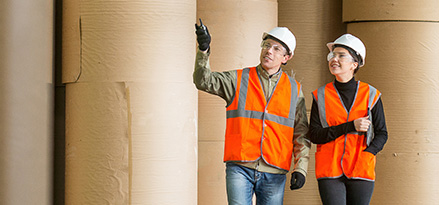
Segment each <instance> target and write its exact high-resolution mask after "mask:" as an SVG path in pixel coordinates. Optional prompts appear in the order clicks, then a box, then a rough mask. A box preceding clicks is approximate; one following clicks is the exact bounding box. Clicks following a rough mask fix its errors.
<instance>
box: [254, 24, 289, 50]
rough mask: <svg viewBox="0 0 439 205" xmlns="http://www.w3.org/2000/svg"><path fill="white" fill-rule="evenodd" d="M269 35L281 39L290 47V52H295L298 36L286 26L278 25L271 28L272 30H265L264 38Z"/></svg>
mask: <svg viewBox="0 0 439 205" xmlns="http://www.w3.org/2000/svg"><path fill="white" fill-rule="evenodd" d="M267 36H272V37H274V38H276V39H278V40H279V41H282V43H284V44H285V45H286V46H287V47H288V49H289V50H290V54H291V55H293V54H294V49H296V37H295V36H294V34H293V33H292V32H291V31H290V30H289V29H288V28H286V27H276V28H273V29H271V31H269V32H268V33H267V32H264V34H263V35H262V40H265V38H267Z"/></svg>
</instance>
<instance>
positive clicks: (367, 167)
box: [353, 151, 376, 180]
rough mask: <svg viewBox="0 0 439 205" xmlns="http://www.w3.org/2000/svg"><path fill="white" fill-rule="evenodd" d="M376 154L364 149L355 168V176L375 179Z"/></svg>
mask: <svg viewBox="0 0 439 205" xmlns="http://www.w3.org/2000/svg"><path fill="white" fill-rule="evenodd" d="M375 165H376V156H375V155H373V154H372V153H370V152H366V151H362V152H361V153H360V156H359V158H358V161H357V163H356V166H355V168H354V172H353V176H354V177H355V178H365V179H370V180H375Z"/></svg>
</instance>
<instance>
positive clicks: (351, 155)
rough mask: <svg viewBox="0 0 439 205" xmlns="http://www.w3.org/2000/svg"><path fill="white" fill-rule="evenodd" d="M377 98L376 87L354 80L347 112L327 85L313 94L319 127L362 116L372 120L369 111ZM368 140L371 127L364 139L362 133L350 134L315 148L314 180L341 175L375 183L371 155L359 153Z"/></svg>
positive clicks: (373, 161) (336, 93)
mask: <svg viewBox="0 0 439 205" xmlns="http://www.w3.org/2000/svg"><path fill="white" fill-rule="evenodd" d="M380 96H381V93H380V92H379V91H378V90H377V89H376V88H374V87H372V86H370V85H369V84H367V83H363V82H360V81H358V82H357V90H356V92H355V97H354V101H353V103H352V106H351V107H350V108H349V109H347V108H346V107H345V106H344V104H343V102H342V99H341V97H340V94H339V93H338V91H337V89H336V88H335V85H334V83H328V84H327V85H326V86H323V87H320V88H319V89H317V90H315V91H314V92H313V97H314V100H315V101H316V102H317V105H318V109H319V117H320V121H321V124H322V127H323V128H326V127H330V126H336V125H339V124H343V123H346V122H349V121H353V120H355V119H358V118H359V117H365V116H369V119H370V120H371V121H372V115H371V109H372V108H373V107H374V106H375V104H376V102H377V101H378V99H379V97H380ZM372 138H373V128H372V126H370V128H369V130H368V132H367V137H365V133H359V132H350V133H348V134H345V135H344V136H340V137H338V138H337V139H335V140H334V141H331V142H328V143H326V144H321V145H317V151H316V177H317V179H322V178H337V177H340V176H342V175H343V174H344V175H346V177H348V178H353V179H364V180H370V181H373V180H375V160H376V159H375V156H374V155H373V154H371V153H368V152H364V151H363V150H364V149H366V148H367V146H368V145H369V143H370V141H372Z"/></svg>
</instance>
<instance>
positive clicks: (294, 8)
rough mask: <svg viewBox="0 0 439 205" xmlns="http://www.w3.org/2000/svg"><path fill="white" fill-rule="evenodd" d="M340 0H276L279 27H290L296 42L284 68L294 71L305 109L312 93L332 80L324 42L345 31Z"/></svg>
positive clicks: (308, 104) (309, 107)
mask: <svg viewBox="0 0 439 205" xmlns="http://www.w3.org/2000/svg"><path fill="white" fill-rule="evenodd" d="M341 2H342V0H326V1H296V0H293V1H291V0H279V26H286V27H288V28H290V29H291V31H292V32H293V33H294V35H295V36H296V41H297V46H296V51H295V54H294V56H293V58H292V59H291V60H290V61H289V62H288V63H287V65H286V66H283V69H284V70H286V71H288V72H289V73H291V72H294V74H293V75H294V76H295V78H296V80H297V81H299V82H300V83H301V84H302V90H303V93H304V95H305V103H306V107H307V109H308V110H311V105H312V96H311V92H312V91H314V90H315V89H317V88H319V87H320V86H323V85H325V84H326V83H328V82H330V81H332V80H333V79H334V77H333V76H332V75H331V73H330V72H329V70H328V62H327V61H326V55H327V54H328V53H329V50H328V47H326V44H327V43H328V42H332V41H334V40H335V39H336V38H338V37H339V36H340V35H342V34H343V33H345V32H346V25H345V24H342V23H341V22H342V3H341Z"/></svg>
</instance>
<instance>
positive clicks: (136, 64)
mask: <svg viewBox="0 0 439 205" xmlns="http://www.w3.org/2000/svg"><path fill="white" fill-rule="evenodd" d="M64 4H66V6H65V10H66V14H64V20H63V22H64V25H63V31H64V32H65V35H64V36H65V37H64V39H63V45H65V48H64V50H63V55H64V57H63V82H64V83H69V82H93V81H106V82H115V81H116V82H121V81H142V80H144V79H147V78H149V76H163V75H164V74H166V77H165V78H163V77H161V78H160V80H158V79H156V81H161V82H164V81H165V82H173V81H185V82H190V81H192V76H191V75H187V69H190V70H192V68H193V63H194V62H193V61H194V57H191V56H193V55H194V48H195V42H196V41H195V33H194V32H195V31H194V29H195V28H194V23H195V11H196V10H195V9H196V1H195V0H185V1H177V0H167V1H130V2H129V3H127V2H124V1H91V0H86V1H79V2H77V1H72V0H70V1H66V2H65V3H64ZM188 66H190V67H188Z"/></svg>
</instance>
